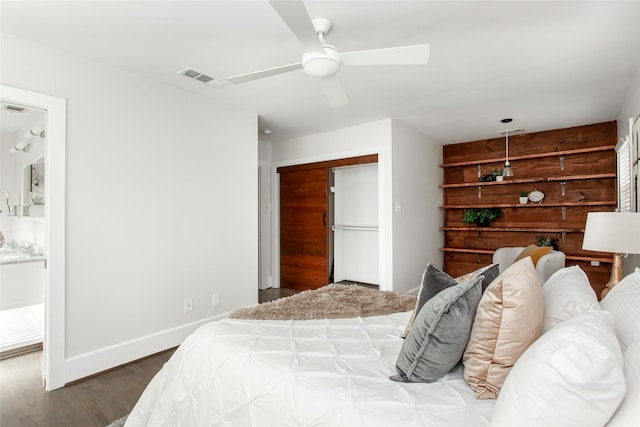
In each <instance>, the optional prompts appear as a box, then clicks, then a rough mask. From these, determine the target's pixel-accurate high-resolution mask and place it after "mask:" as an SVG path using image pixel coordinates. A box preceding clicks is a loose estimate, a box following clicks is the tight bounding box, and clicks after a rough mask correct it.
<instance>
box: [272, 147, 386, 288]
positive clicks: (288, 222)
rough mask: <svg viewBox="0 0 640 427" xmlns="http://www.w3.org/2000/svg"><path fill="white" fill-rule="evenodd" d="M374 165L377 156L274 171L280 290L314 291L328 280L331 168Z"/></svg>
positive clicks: (330, 241) (331, 256)
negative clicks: (277, 190) (277, 179)
mask: <svg viewBox="0 0 640 427" xmlns="http://www.w3.org/2000/svg"><path fill="white" fill-rule="evenodd" d="M377 162H378V155H377V154H372V155H367V156H359V157H351V158H345V159H338V160H330V161H326V162H318V163H308V164H303V165H295V166H286V167H280V168H278V169H277V172H278V173H279V174H280V287H282V288H288V289H295V290H299V291H302V290H308V289H317V288H320V287H322V286H324V285H327V284H328V283H330V282H331V281H332V279H333V235H332V231H331V225H332V224H333V221H334V217H333V200H332V197H331V196H330V195H331V186H332V184H333V182H332V180H333V174H332V171H331V168H335V167H343V166H350V165H361V164H366V163H377ZM375 271H377V266H376V268H375Z"/></svg>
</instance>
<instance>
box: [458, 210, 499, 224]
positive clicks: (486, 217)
mask: <svg viewBox="0 0 640 427" xmlns="http://www.w3.org/2000/svg"><path fill="white" fill-rule="evenodd" d="M502 215H503V213H502V210H500V209H498V208H485V209H466V210H465V211H464V214H462V222H464V223H465V224H473V223H475V224H476V225H477V226H478V227H488V226H490V225H491V222H492V221H493V220H494V219H496V218H500V217H501V216H502Z"/></svg>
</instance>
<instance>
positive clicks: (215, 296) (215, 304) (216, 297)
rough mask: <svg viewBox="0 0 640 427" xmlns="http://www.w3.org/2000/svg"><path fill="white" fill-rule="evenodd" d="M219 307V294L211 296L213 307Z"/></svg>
mask: <svg viewBox="0 0 640 427" xmlns="http://www.w3.org/2000/svg"><path fill="white" fill-rule="evenodd" d="M219 305H220V294H213V306H214V307H217V306H219Z"/></svg>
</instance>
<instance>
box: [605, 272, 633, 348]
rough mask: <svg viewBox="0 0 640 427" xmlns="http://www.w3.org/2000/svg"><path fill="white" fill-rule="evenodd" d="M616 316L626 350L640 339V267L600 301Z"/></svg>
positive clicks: (621, 342)
mask: <svg viewBox="0 0 640 427" xmlns="http://www.w3.org/2000/svg"><path fill="white" fill-rule="evenodd" d="M600 307H602V309H603V310H607V311H610V312H611V313H613V316H614V317H615V323H614V327H615V331H616V334H617V335H618V339H619V340H620V344H621V345H622V350H623V351H624V350H625V349H626V348H627V347H629V346H630V345H631V344H632V343H633V342H634V340H640V268H636V270H635V271H634V272H633V273H631V274H629V275H627V276H626V277H625V278H624V279H622V280H621V281H620V282H619V283H618V284H617V285H615V286H614V287H613V289H611V291H609V293H608V294H607V296H606V297H604V299H603V300H602V301H600Z"/></svg>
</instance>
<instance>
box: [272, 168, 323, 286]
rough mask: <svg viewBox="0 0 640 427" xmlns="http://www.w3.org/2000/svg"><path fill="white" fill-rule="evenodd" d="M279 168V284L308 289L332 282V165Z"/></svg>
mask: <svg viewBox="0 0 640 427" xmlns="http://www.w3.org/2000/svg"><path fill="white" fill-rule="evenodd" d="M279 172H280V286H281V287H283V288H289V289H297V290H306V289H317V288H319V287H321V286H324V285H326V284H328V283H329V260H328V250H329V246H328V245H329V243H328V242H329V235H328V233H329V227H328V225H327V224H328V218H327V215H328V213H327V206H328V197H327V194H328V193H327V188H328V179H329V174H328V172H329V169H328V168H327V167H320V168H311V169H301V170H299V169H296V168H293V169H288V168H282V169H281V170H279Z"/></svg>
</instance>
